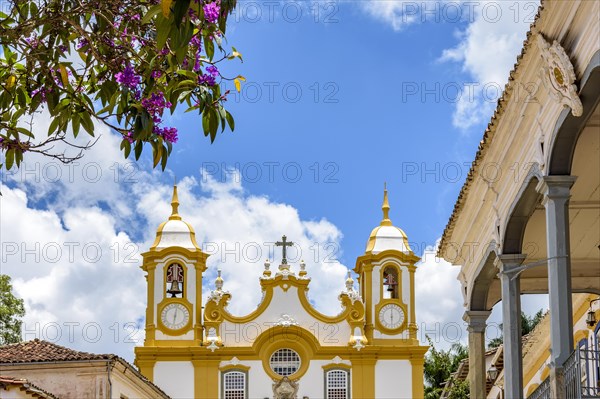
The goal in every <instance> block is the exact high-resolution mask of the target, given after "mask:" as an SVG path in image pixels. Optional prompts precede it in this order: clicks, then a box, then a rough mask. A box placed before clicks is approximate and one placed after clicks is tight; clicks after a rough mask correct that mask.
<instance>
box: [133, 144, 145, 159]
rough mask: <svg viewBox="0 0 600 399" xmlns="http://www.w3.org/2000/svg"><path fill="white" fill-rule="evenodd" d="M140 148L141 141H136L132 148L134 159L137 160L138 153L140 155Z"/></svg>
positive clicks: (138, 157)
mask: <svg viewBox="0 0 600 399" xmlns="http://www.w3.org/2000/svg"><path fill="white" fill-rule="evenodd" d="M142 149H143V144H142V142H141V141H139V140H138V141H136V143H135V149H134V153H135V160H136V161H137V160H138V159H140V155H142Z"/></svg>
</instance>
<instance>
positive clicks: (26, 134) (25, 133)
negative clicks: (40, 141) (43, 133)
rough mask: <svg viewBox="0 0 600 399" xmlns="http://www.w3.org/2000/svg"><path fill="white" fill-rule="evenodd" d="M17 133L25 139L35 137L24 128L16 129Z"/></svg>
mask: <svg viewBox="0 0 600 399" xmlns="http://www.w3.org/2000/svg"><path fill="white" fill-rule="evenodd" d="M17 131H18V132H19V133H21V134H22V135H25V136H27V137H31V138H32V139H33V138H35V136H34V135H33V133H31V131H30V130H29V129H25V128H24V127H18V128H17Z"/></svg>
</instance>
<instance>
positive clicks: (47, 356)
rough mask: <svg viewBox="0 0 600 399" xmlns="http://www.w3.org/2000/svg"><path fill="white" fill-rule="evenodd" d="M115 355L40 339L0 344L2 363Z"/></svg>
mask: <svg viewBox="0 0 600 399" xmlns="http://www.w3.org/2000/svg"><path fill="white" fill-rule="evenodd" d="M115 357H116V356H115V355H98V354H94V353H88V352H79V351H76V350H73V349H69V348H65V347H64V346H60V345H56V344H53V343H51V342H47V341H42V340H39V339H34V340H32V341H25V342H19V343H17V344H10V345H5V346H0V363H30V362H59V361H69V360H111V359H114V358H115Z"/></svg>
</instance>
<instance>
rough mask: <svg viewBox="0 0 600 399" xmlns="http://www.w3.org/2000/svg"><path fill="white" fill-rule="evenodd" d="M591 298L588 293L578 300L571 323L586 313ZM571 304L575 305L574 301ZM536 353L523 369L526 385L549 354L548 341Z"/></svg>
mask: <svg viewBox="0 0 600 399" xmlns="http://www.w3.org/2000/svg"><path fill="white" fill-rule="evenodd" d="M591 298H595V296H594V295H592V294H588V295H587V296H586V297H585V298H584V299H583V300H581V301H578V302H581V303H580V304H579V306H577V307H576V308H575V309H574V311H573V325H575V324H576V323H577V321H579V320H580V319H581V318H582V317H583V315H584V314H586V313H587V310H588V308H589V299H591ZM573 305H574V306H575V303H574V304H573ZM536 353H538V358H537V359H536V361H535V362H534V363H533V364H532V366H531V367H530V368H529V369H528V370H527V371H525V373H524V375H523V384H524V385H527V384H528V383H529V381H531V379H532V378H533V376H534V375H535V374H536V373H537V372H538V370H539V369H540V367H542V365H543V364H544V362H545V361H546V360H547V359H548V357H549V356H550V344H549V343H548V344H546V345H544V346H543V347H542V348H540V350H538V351H536ZM546 368H547V369H548V374H549V373H550V369H549V368H548V367H547V366H546ZM544 370H545V369H544ZM547 376H548V375H546V377H547ZM544 378H545V377H544ZM544 378H542V381H543V380H544Z"/></svg>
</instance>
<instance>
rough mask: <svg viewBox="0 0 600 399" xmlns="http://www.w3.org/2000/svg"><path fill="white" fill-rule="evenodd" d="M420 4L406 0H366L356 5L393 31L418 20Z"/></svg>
mask: <svg viewBox="0 0 600 399" xmlns="http://www.w3.org/2000/svg"><path fill="white" fill-rule="evenodd" d="M422 3H425V1H423V2H421V3H417V2H414V1H406V0H366V1H360V2H359V3H358V4H359V5H360V7H361V8H362V9H363V10H364V11H366V12H367V13H368V14H369V15H370V16H371V17H373V18H375V19H377V20H380V21H381V22H383V23H385V24H387V25H389V26H391V27H392V29H394V30H395V31H399V30H402V29H403V28H405V27H406V26H408V25H411V24H413V23H415V22H417V21H418V20H419V17H418V14H419V11H420V6H421V4H422Z"/></svg>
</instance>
